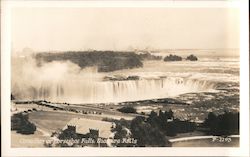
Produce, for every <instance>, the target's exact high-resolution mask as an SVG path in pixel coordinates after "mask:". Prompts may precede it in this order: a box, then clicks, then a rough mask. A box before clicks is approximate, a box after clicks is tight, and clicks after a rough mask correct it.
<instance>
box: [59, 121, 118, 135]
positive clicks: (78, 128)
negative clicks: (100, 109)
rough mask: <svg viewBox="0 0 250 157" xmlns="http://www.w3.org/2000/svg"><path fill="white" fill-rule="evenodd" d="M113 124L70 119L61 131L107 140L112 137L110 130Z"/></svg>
mask: <svg viewBox="0 0 250 157" xmlns="http://www.w3.org/2000/svg"><path fill="white" fill-rule="evenodd" d="M112 127H114V123H111V122H106V121H100V120H92V119H86V118H73V119H71V120H70V121H69V122H68V123H67V125H66V126H65V127H64V129H63V130H66V129H67V130H70V131H72V132H74V133H76V134H78V135H90V137H93V138H97V137H100V138H104V139H108V138H109V136H111V135H112V132H111V129H112Z"/></svg>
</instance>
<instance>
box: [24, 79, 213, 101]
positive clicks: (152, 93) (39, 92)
mask: <svg viewBox="0 0 250 157" xmlns="http://www.w3.org/2000/svg"><path fill="white" fill-rule="evenodd" d="M213 88H214V84H212V83H209V82H207V81H199V80H185V79H182V78H165V79H158V80H129V81H104V82H98V81H97V82H94V81H84V80H69V81H60V82H41V85H40V86H38V87H32V88H30V92H29V94H28V95H23V96H22V97H23V99H42V100H43V99H45V100H50V101H53V102H71V103H108V102H125V101H136V100H146V99H155V98H166V97H171V96H176V95H179V94H183V93H190V92H200V91H207V90H208V89H213Z"/></svg>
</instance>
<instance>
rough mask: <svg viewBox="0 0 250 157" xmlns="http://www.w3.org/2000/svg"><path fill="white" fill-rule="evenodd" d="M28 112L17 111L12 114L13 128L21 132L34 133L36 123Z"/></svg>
mask: <svg viewBox="0 0 250 157" xmlns="http://www.w3.org/2000/svg"><path fill="white" fill-rule="evenodd" d="M28 119H29V117H28V114H23V113H17V114H14V115H13V116H11V130H15V131H16V132H17V133H21V134H34V132H35V131H36V126H35V124H33V123H31V122H30V121H29V120H28Z"/></svg>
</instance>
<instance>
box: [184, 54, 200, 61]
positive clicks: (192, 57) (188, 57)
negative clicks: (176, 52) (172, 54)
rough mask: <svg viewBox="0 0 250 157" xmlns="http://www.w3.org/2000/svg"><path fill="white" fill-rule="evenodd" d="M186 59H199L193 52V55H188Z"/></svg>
mask: <svg viewBox="0 0 250 157" xmlns="http://www.w3.org/2000/svg"><path fill="white" fill-rule="evenodd" d="M186 60H190V61H197V60H198V58H197V57H196V56H195V55H193V54H191V55H189V56H187V58H186Z"/></svg>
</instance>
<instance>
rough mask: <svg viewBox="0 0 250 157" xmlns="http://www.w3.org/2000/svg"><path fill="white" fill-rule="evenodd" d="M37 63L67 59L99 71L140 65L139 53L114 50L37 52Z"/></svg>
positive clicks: (141, 64)
mask: <svg viewBox="0 0 250 157" xmlns="http://www.w3.org/2000/svg"><path fill="white" fill-rule="evenodd" d="M35 58H36V60H37V63H38V65H41V64H42V63H43V62H52V61H66V60H69V61H71V62H73V63H75V64H77V65H78V66H80V67H81V68H85V67H88V66H97V67H98V71H99V72H109V71H115V70H121V69H130V68H136V67H142V66H143V63H142V61H141V58H140V57H139V55H137V54H135V53H134V52H114V51H70V52H60V53H38V54H37V55H36V56H35Z"/></svg>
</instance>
